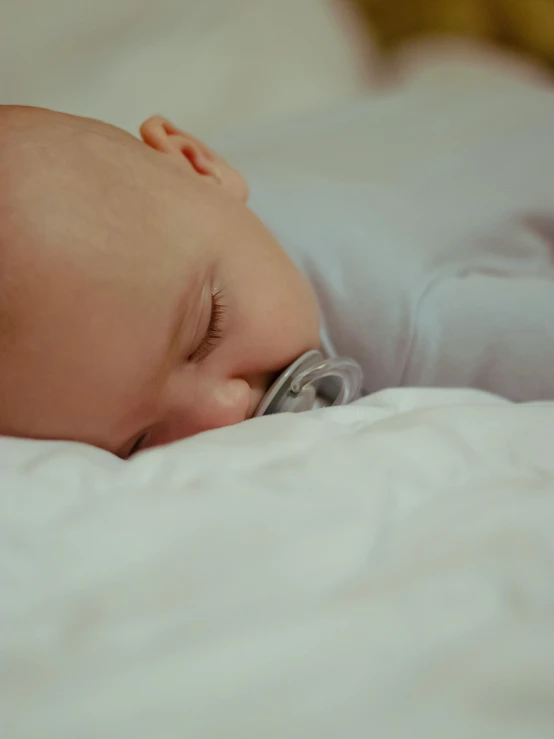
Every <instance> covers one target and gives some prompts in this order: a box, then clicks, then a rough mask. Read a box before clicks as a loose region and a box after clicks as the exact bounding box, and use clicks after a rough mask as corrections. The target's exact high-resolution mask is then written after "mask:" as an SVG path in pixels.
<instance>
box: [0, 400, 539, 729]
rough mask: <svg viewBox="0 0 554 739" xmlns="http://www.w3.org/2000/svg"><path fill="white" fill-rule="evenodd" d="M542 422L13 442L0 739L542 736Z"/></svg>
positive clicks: (0, 630) (334, 419)
mask: <svg viewBox="0 0 554 739" xmlns="http://www.w3.org/2000/svg"><path fill="white" fill-rule="evenodd" d="M553 438H554V405H547V404H542V405H529V406H515V405H511V404H509V403H507V402H504V401H501V400H498V399H496V398H494V397H491V396H487V395H481V394H478V393H472V392H459V393H457V392H455V391H450V392H444V391H423V390H420V391H411V390H406V391H395V392H390V391H389V392H384V393H382V394H380V395H378V396H374V397H373V399H368V400H365V401H363V402H360V403H358V404H356V405H355V406H351V407H349V408H339V409H330V410H325V411H318V412H314V413H312V414H305V415H301V416H296V417H289V416H274V417H271V418H263V419H258V420H256V421H252V422H248V423H246V424H244V425H242V426H240V427H236V428H234V429H223V430H220V431H216V432H210V433H209V434H207V435H205V436H200V437H196V438H194V439H191V440H188V441H185V442H180V443H178V444H176V445H174V446H172V447H169V448H166V449H165V450H153V451H151V452H147V453H145V454H144V455H139V457H138V458H136V459H135V460H134V461H132V462H131V463H129V464H126V463H123V462H119V461H117V460H115V459H114V458H112V457H110V456H109V455H107V454H105V453H103V452H100V451H97V450H93V449H89V448H87V447H74V446H72V445H63V444H62V445H57V444H49V443H39V442H27V443H25V442H9V441H6V442H4V443H3V444H2V446H1V447H0V450H1V454H2V459H1V462H2V466H3V469H4V470H5V476H4V477H3V484H2V487H1V495H0V506H1V508H0V572H1V585H2V598H1V605H0V634H1V648H0V676H1V690H0V721H1V722H2V724H3V726H2V737H3V739H16V738H17V739H20V738H21V739H23V738H24V739H45V737H48V739H50V737H52V739H54V737H56V738H57V737H68V739H69V738H71V739H93V738H94V739H96V738H99V737H117V739H143V738H144V739H146V738H147V737H148V738H150V737H164V739H168V738H173V737H175V739H178V738H179V739H181V738H182V737H187V739H188V738H190V739H260V738H261V737H263V738H264V739H277V738H279V739H311V738H312V737H313V739H316V738H317V739H327V738H328V739H331V738H333V739H338V738H339V737H340V738H341V739H342V738H343V737H344V738H345V739H346V738H347V737H348V739H367V737H371V736H373V737H379V738H381V737H382V738H383V739H384V738H385V737H386V738H387V739H392V738H396V737H410V738H413V737H418V738H419V737H426V738H430V737H437V739H439V738H440V739H443V738H444V737H449V739H450V738H451V737H471V738H472V739H477V738H479V737H487V739H489V738H491V739H492V738H493V737H498V738H499V739H500V738H502V739H506V738H507V737H525V738H531V737H532V738H533V739H542V738H544V739H551V737H552V736H553V730H554V679H553V678H554V618H553V616H554V584H553V577H552V572H553V569H552V568H553V557H554V543H553V538H552V526H553V522H554V457H553V455H552V439H553Z"/></svg>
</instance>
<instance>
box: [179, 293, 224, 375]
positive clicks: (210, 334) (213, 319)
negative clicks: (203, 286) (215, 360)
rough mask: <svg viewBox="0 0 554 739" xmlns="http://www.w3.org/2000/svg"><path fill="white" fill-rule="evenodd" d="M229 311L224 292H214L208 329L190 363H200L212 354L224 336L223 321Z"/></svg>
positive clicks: (189, 358)
mask: <svg viewBox="0 0 554 739" xmlns="http://www.w3.org/2000/svg"><path fill="white" fill-rule="evenodd" d="M226 310H227V307H226V305H225V304H224V303H223V292H222V290H213V291H212V294H211V308H210V318H209V322H208V327H207V329H206V332H205V334H204V336H203V338H202V341H201V342H200V344H199V345H198V346H197V348H196V349H195V350H194V351H193V352H192V354H190V355H189V356H188V360H189V361H190V362H194V363H198V362H201V361H202V360H203V359H206V357H208V356H209V354H211V352H212V351H213V350H214V349H215V347H216V345H217V343H218V342H219V341H220V339H221V338H222V336H223V325H222V324H223V319H224V316H225V312H226Z"/></svg>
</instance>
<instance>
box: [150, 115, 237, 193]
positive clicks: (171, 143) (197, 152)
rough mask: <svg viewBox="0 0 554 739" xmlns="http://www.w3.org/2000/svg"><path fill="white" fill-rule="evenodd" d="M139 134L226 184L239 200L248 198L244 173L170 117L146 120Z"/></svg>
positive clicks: (200, 172)
mask: <svg viewBox="0 0 554 739" xmlns="http://www.w3.org/2000/svg"><path fill="white" fill-rule="evenodd" d="M140 135H141V137H142V140H143V141H144V143H145V144H146V145H147V146H150V147H151V148H152V149H156V151H159V152H161V153H162V154H167V155H169V156H172V157H175V158H176V159H178V160H179V161H180V162H181V163H182V164H183V165H184V166H186V167H187V168H189V169H190V168H192V170H193V171H194V172H196V174H198V175H200V176H201V177H203V178H205V179H207V180H208V181H209V182H211V183H212V184H215V185H218V186H219V187H223V188H224V189H225V190H226V191H227V192H229V194H230V195H233V196H234V197H237V198H238V199H239V200H241V201H243V202H246V201H247V200H248V185H247V183H246V181H245V179H244V178H243V177H242V175H241V174H240V173H239V172H237V170H236V169H234V168H233V167H231V165H230V164H228V163H227V162H226V161H225V159H223V157H221V156H219V154H216V153H215V152H214V151H212V149H210V148H209V147H208V146H206V144H203V143H202V142H201V141H199V140H198V139H197V138H195V137H194V136H191V134H189V133H185V131H181V129H179V128H177V127H176V126H174V125H173V123H171V122H170V121H168V120H167V118H163V117H162V116H158V115H156V116H152V118H149V119H148V120H147V121H144V123H143V124H142V126H141V127H140Z"/></svg>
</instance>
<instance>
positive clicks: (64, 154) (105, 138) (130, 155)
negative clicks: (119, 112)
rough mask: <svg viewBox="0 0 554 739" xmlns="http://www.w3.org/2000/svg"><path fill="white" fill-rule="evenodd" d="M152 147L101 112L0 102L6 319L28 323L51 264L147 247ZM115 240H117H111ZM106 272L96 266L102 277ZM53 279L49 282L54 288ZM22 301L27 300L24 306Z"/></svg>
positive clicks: (0, 273)
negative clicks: (86, 114)
mask: <svg viewBox="0 0 554 739" xmlns="http://www.w3.org/2000/svg"><path fill="white" fill-rule="evenodd" d="M152 154H153V152H152V151H150V150H149V149H148V147H145V146H144V144H142V143H141V142H140V141H138V140H137V139H136V138H134V137H133V136H131V135H130V134H128V133H126V132H124V131H121V130H119V129H117V128H114V127H112V126H109V125H107V124H105V123H102V122H100V121H95V120H90V119H87V118H79V117H76V116H70V115H65V114H62V113H56V112H53V111H49V110H43V109H38V108H25V107H17V106H0V264H1V266H0V329H1V328H2V327H3V329H4V334H6V332H7V333H9V334H10V335H11V336H12V338H13V336H14V335H15V334H14V332H16V333H17V329H19V330H22V329H23V328H24V324H25V323H28V321H29V317H30V313H29V311H28V310H26V309H27V308H28V305H29V301H32V300H33V296H34V295H36V294H37V291H39V290H44V289H48V285H49V284H50V283H51V282H52V278H53V277H54V274H55V275H56V276H58V277H59V276H60V275H62V276H64V277H65V279H66V280H67V284H68V285H71V284H72V281H74V280H75V272H76V271H82V270H83V269H86V270H88V271H89V272H90V271H91V270H94V269H97V270H98V269H100V270H101V271H102V270H103V271H104V272H105V270H106V266H105V265H103V266H102V267H100V266H99V261H100V260H101V256H102V254H101V253H102V252H105V251H106V250H110V252H111V258H112V268H113V273H114V274H115V273H117V262H118V257H119V256H120V255H121V254H122V251H124V250H125V248H126V247H127V249H129V248H134V249H136V251H137V255H138V254H140V242H141V235H142V233H143V224H142V223H141V213H143V212H144V207H145V204H146V202H147V201H150V200H151V199H152V191H151V190H150V189H149V188H148V187H146V186H145V185H146V183H148V182H149V180H151V177H150V176H149V173H148V170H149V168H152V162H151V156H152ZM116 242H117V245H118V248H117V249H115V248H113V247H114V244H115V243H116ZM100 277H101V274H99V278H100ZM54 289H55V288H54V285H53V284H52V290H54ZM24 309H25V310H24Z"/></svg>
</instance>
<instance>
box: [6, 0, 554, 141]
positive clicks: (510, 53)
mask: <svg viewBox="0 0 554 739" xmlns="http://www.w3.org/2000/svg"><path fill="white" fill-rule="evenodd" d="M0 33H1V44H0V102H2V103H18V104H27V105H39V106H44V107H50V108H54V109H59V110H64V111H67V112H72V113H77V114H82V115H88V116H92V117H97V118H102V119H104V120H107V121H110V122H112V123H115V124H118V125H120V126H122V127H124V128H127V129H129V130H131V131H136V130H137V127H138V125H139V124H140V122H141V121H142V120H143V119H144V118H146V117H147V116H149V115H151V114H152V113H156V112H159V113H163V114H164V115H167V116H168V117H170V118H173V119H174V120H175V121H176V122H177V123H179V124H180V125H182V126H184V127H187V128H188V129H190V130H192V131H194V132H196V133H197V134H198V135H203V136H205V137H210V136H212V135H216V134H218V135H219V134H220V133H222V132H227V131H229V130H234V129H237V128H241V127H244V126H251V125H259V124H261V123H267V122H270V121H276V120H280V119H282V118H284V117H290V116H291V115H296V114H300V113H303V112H306V111H313V110H324V109H325V108H327V107H329V106H337V105H344V104H346V102H347V101H349V100H351V99H352V98H355V97H357V96H360V95H367V94H368V93H369V94H371V93H372V92H375V91H380V90H382V89H383V87H387V86H390V85H394V84H398V83H399V81H400V80H402V79H403V78H405V77H406V76H407V75H408V76H409V74H411V72H412V70H413V69H414V68H421V66H422V65H423V66H426V68H427V69H428V70H429V69H432V70H434V73H435V74H436V73H437V72H440V70H441V69H443V68H445V67H448V66H449V65H450V66H451V64H452V57H455V58H456V60H457V63H460V64H462V63H463V64H473V65H474V66H475V63H476V60H478V63H479V65H481V67H483V65H485V66H486V65H489V66H491V65H492V66H494V65H497V66H498V65H501V66H506V65H507V66H511V67H512V68H513V69H517V70H518V71H520V72H521V71H524V73H525V74H529V73H532V74H539V75H544V77H545V79H548V76H549V74H550V70H551V69H552V66H553V63H554V0H201V2H200V1H199V0H156V1H154V0H95V2H89V0H49V1H48V2H44V0H17V1H16V0H3V2H2V3H1V5H0ZM444 84H446V82H444Z"/></svg>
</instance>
